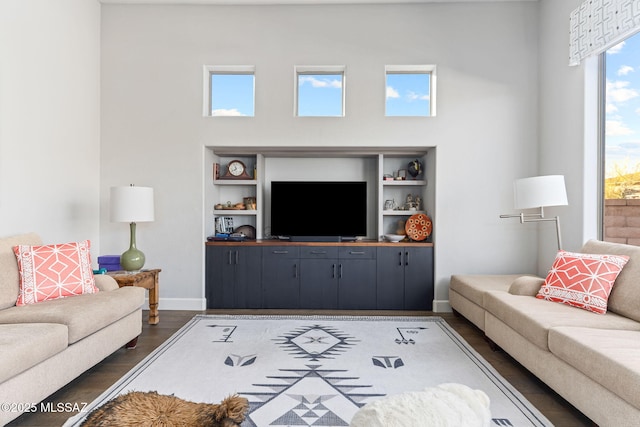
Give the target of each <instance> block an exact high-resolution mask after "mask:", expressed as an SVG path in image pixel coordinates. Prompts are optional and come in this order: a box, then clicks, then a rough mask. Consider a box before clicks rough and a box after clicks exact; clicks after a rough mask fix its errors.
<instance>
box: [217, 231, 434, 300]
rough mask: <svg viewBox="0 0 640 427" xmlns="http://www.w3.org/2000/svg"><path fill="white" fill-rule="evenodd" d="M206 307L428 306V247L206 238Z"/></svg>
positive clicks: (430, 283) (430, 288)
mask: <svg viewBox="0 0 640 427" xmlns="http://www.w3.org/2000/svg"><path fill="white" fill-rule="evenodd" d="M206 263H207V265H206V279H205V283H206V296H207V308H268V309H271V308H273V309H333V310H335V309H343V310H375V309H378V310H431V309H432V303H433V247H431V246H420V245H407V246H402V245H400V244H399V245H398V246H395V245H388V244H375V243H372V244H367V245H349V244H334V245H326V244H304V245H295V244H290V245H289V244H279V245H278V244H275V245H272V244H270V243H258V244H255V243H254V244H252V243H246V242H242V243H237V244H229V243H224V244H219V245H217V244H215V243H214V244H208V245H207V247H206Z"/></svg>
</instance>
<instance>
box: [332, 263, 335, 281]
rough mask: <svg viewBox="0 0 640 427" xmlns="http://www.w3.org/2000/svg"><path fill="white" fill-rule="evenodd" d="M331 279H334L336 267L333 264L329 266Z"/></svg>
mask: <svg viewBox="0 0 640 427" xmlns="http://www.w3.org/2000/svg"><path fill="white" fill-rule="evenodd" d="M331 278H332V279H335V278H336V265H335V264H331Z"/></svg>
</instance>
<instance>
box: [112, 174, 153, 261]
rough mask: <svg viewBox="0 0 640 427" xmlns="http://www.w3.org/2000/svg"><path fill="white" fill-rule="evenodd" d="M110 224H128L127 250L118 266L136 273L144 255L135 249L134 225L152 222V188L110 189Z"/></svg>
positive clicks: (143, 259) (132, 186) (131, 186)
mask: <svg viewBox="0 0 640 427" xmlns="http://www.w3.org/2000/svg"><path fill="white" fill-rule="evenodd" d="M110 208H111V212H110V217H111V221H112V222H128V223H129V231H130V238H129V249H127V250H126V251H125V252H124V253H123V254H122V255H121V256H120V265H121V266H122V269H123V270H126V271H138V270H140V269H141V268H142V267H143V266H144V262H145V256H144V253H143V252H142V251H141V250H139V249H138V248H137V247H136V223H137V222H145V221H153V220H154V209H153V188H150V187H135V186H134V185H133V184H131V185H130V186H129V187H112V188H111V194H110Z"/></svg>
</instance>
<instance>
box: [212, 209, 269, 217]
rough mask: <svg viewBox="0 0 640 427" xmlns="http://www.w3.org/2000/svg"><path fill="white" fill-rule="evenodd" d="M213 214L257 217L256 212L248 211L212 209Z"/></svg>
mask: <svg viewBox="0 0 640 427" xmlns="http://www.w3.org/2000/svg"><path fill="white" fill-rule="evenodd" d="M213 214H214V215H219V216H240V215H257V214H258V211H257V210H249V209H214V210H213Z"/></svg>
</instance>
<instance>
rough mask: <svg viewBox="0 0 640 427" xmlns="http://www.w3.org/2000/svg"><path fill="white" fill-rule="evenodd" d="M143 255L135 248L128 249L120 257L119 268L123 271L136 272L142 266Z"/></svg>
mask: <svg viewBox="0 0 640 427" xmlns="http://www.w3.org/2000/svg"><path fill="white" fill-rule="evenodd" d="M144 261H145V259H144V254H143V253H142V251H141V250H139V249H136V248H129V249H128V250H126V251H125V252H124V253H123V254H122V255H121V256H120V266H121V267H122V269H123V270H125V271H138V270H140V269H141V268H142V267H143V266H144Z"/></svg>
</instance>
